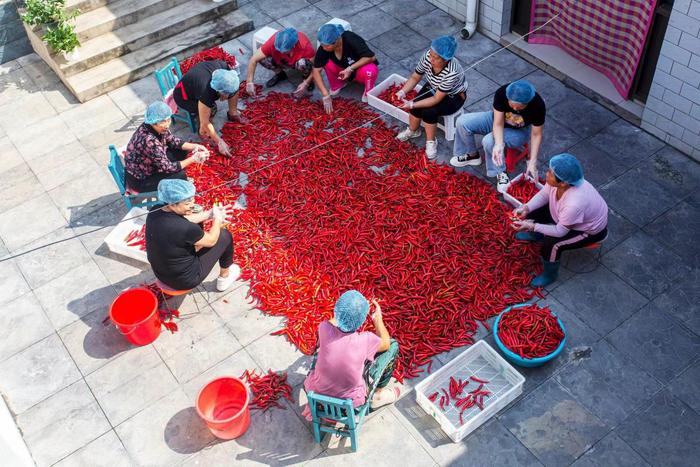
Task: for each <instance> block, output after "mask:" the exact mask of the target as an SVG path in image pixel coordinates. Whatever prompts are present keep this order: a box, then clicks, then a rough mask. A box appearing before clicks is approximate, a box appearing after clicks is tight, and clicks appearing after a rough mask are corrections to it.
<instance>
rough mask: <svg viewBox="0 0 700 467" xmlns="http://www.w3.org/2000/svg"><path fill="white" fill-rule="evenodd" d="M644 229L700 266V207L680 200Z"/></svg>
mask: <svg viewBox="0 0 700 467" xmlns="http://www.w3.org/2000/svg"><path fill="white" fill-rule="evenodd" d="M644 230H645V231H646V232H647V233H649V235H651V236H652V237H654V238H655V239H656V240H658V241H659V242H660V243H663V244H665V245H666V246H668V247H669V248H670V249H671V250H673V251H675V252H676V253H677V254H678V256H680V257H682V258H684V259H685V262H686V263H687V264H689V265H691V266H693V267H695V268H697V267H700V244H698V241H697V239H698V232H700V207H697V206H693V205H691V204H688V203H685V202H680V203H678V204H677V205H676V206H675V207H674V208H672V209H671V210H670V211H668V212H667V213H666V214H664V215H662V216H661V217H658V218H657V219H656V220H655V221H654V222H652V223H651V224H648V225H647V226H646V227H644Z"/></svg>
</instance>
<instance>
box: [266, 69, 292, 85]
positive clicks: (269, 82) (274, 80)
mask: <svg viewBox="0 0 700 467" xmlns="http://www.w3.org/2000/svg"><path fill="white" fill-rule="evenodd" d="M285 79H287V73H285V72H284V71H280V72H279V73H277V74H276V75H275V76H273V77H272V78H270V79H268V80H267V83H265V87H267V88H271V87H272V86H274V85H276V84H277V83H279V82H280V81H284V80H285Z"/></svg>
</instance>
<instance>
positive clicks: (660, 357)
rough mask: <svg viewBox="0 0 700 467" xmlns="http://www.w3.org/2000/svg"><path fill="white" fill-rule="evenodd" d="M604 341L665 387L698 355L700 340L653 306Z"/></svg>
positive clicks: (624, 324) (649, 306)
mask: <svg viewBox="0 0 700 467" xmlns="http://www.w3.org/2000/svg"><path fill="white" fill-rule="evenodd" d="M606 340H607V341H608V342H609V343H611V344H612V345H613V346H615V347H616V348H618V349H620V350H621V351H622V352H623V353H625V354H626V355H627V356H628V357H630V358H631V359H632V360H634V361H635V362H636V363H637V365H638V366H639V367H640V368H643V369H644V370H646V371H647V372H648V373H650V374H651V375H652V376H654V377H655V378H657V379H658V380H660V381H662V382H664V383H667V382H669V381H670V380H672V379H673V378H674V377H676V376H677V375H678V374H679V373H680V372H681V371H683V369H684V368H686V367H687V366H688V365H689V364H690V363H691V362H692V361H693V360H695V358H696V357H697V356H698V353H699V352H700V337H698V336H696V335H695V334H693V333H692V332H690V331H687V330H686V329H685V328H683V327H682V326H681V325H680V324H679V323H678V322H677V321H676V319H675V318H672V317H671V316H670V315H668V314H667V313H666V312H665V311H663V310H661V309H659V308H658V307H657V306H656V305H654V304H649V305H648V306H646V307H644V308H643V309H642V310H641V311H640V312H639V313H637V314H636V315H634V316H633V317H632V318H630V319H629V320H627V321H626V322H624V323H623V324H622V325H621V326H620V327H619V328H617V329H615V330H614V331H613V332H611V333H610V335H609V336H608V337H606Z"/></svg>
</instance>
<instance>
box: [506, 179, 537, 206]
mask: <svg viewBox="0 0 700 467" xmlns="http://www.w3.org/2000/svg"><path fill="white" fill-rule="evenodd" d="M539 191H540V189H539V188H537V185H535V182H533V181H532V180H530V179H529V178H527V177H521V178H520V180H517V181H516V182H515V183H511V184H510V186H509V187H508V194H509V195H511V196H512V197H513V198H515V199H517V200H518V201H520V202H521V203H527V202H528V201H530V200H531V199H532V197H533V196H535V195H536V194H537V193H538V192H539Z"/></svg>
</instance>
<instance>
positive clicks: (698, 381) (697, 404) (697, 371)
mask: <svg viewBox="0 0 700 467" xmlns="http://www.w3.org/2000/svg"><path fill="white" fill-rule="evenodd" d="M669 388H670V390H671V392H672V393H673V395H674V396H676V397H678V398H679V399H681V400H682V401H683V402H685V403H686V404H688V405H689V406H690V407H692V409H693V410H695V412H697V413H700V360H696V361H695V363H693V364H692V365H691V366H690V368H688V369H687V370H685V371H684V372H683V373H681V374H680V375H679V376H678V377H677V378H676V379H674V380H673V381H671V383H670V384H669Z"/></svg>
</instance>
